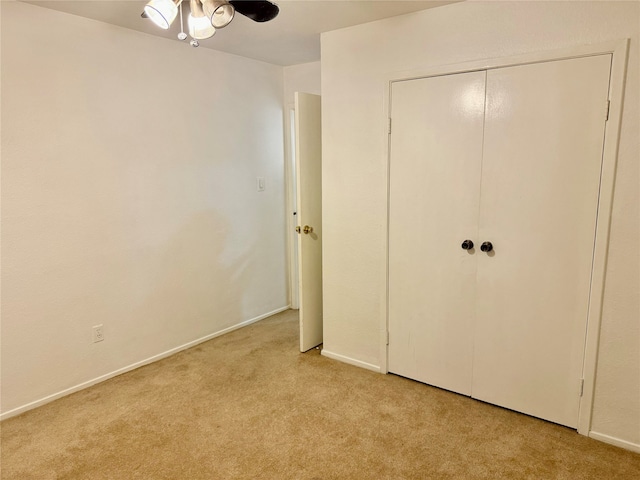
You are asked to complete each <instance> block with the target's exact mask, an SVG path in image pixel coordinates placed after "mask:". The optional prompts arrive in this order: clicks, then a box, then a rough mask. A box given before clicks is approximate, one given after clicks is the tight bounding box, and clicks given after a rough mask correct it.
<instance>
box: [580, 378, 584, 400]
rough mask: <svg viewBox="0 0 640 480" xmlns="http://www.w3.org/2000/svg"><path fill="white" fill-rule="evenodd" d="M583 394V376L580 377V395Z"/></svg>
mask: <svg viewBox="0 0 640 480" xmlns="http://www.w3.org/2000/svg"><path fill="white" fill-rule="evenodd" d="M583 394H584V378H581V379H580V396H582V395H583Z"/></svg>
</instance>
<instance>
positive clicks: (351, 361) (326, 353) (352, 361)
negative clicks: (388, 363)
mask: <svg viewBox="0 0 640 480" xmlns="http://www.w3.org/2000/svg"><path fill="white" fill-rule="evenodd" d="M321 354H322V355H323V356H325V357H327V358H331V359H333V360H338V361H340V362H343V363H348V364H349V365H355V366H356V367H360V368H366V369H367V370H371V371H374V372H377V373H381V370H380V367H379V366H378V365H373V364H372V363H367V362H363V361H361V360H356V359H355V358H351V357H346V356H344V355H340V354H339V353H333V352H330V351H329V350H326V349H324V348H323V349H322V352H321Z"/></svg>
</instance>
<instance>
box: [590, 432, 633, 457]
mask: <svg viewBox="0 0 640 480" xmlns="http://www.w3.org/2000/svg"><path fill="white" fill-rule="evenodd" d="M589 437H590V438H593V439H594V440H598V441H600V442H604V443H608V444H609V445H615V446H616V447H621V448H624V449H625V450H631V451H632V452H636V453H640V444H638V443H632V442H627V441H626V440H621V439H619V438H616V437H610V436H609V435H605V434H604V433H598V432H589Z"/></svg>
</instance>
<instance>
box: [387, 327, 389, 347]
mask: <svg viewBox="0 0 640 480" xmlns="http://www.w3.org/2000/svg"><path fill="white" fill-rule="evenodd" d="M387 345H389V330H387Z"/></svg>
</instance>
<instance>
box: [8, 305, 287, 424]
mask: <svg viewBox="0 0 640 480" xmlns="http://www.w3.org/2000/svg"><path fill="white" fill-rule="evenodd" d="M288 309H289V305H287V306H285V307H281V308H278V309H276V310H273V311H271V312H268V313H265V314H263V315H259V316H257V317H255V318H252V319H250V320H245V321H244V322H240V323H238V324H236V325H233V326H231V327H227V328H225V329H222V330H220V331H217V332H215V333H211V334H209V335H206V336H204V337H201V338H198V339H196V340H193V341H191V342H188V343H185V344H183V345H180V346H179V347H175V348H172V349H170V350H167V351H166V352H162V353H159V354H157V355H154V356H152V357H149V358H146V359H144V360H141V361H139V362H136V363H132V364H131V365H127V366H126V367H122V368H119V369H118V370H114V371H113V372H110V373H107V374H105V375H101V376H99V377H96V378H93V379H91V380H88V381H86V382H83V383H80V384H78V385H75V386H73V387H70V388H67V389H65V390H62V391H60V392H58V393H54V394H52V395H47V396H46V397H44V398H41V399H40V400H36V401H34V402H30V403H27V404H26V405H22V406H21V407H17V408H14V409H13V410H9V411H8V412H4V413H2V414H0V421H1V420H6V419H7V418H11V417H15V416H16V415H20V414H21V413H24V412H26V411H28V410H32V409H34V408H36V407H40V406H42V405H45V404H47V403H49V402H53V401H54V400H57V399H59V398H62V397H66V396H67V395H70V394H72V393H75V392H79V391H80V390H84V389H85V388H88V387H91V386H93V385H96V384H97V383H101V382H104V381H105V380H109V379H110V378H113V377H116V376H118V375H122V374H123V373H127V372H130V371H131V370H135V369H136V368H139V367H142V366H144V365H148V364H150V363H153V362H157V361H158V360H162V359H163V358H166V357H170V356H171V355H174V354H176V353H178V352H181V351H182V350H186V349H188V348H191V347H195V346H196V345H199V344H200V343H203V342H206V341H208V340H211V339H213V338H216V337H219V336H221V335H224V334H225V333H230V332H232V331H234V330H238V329H239V328H242V327H246V326H247V325H250V324H252V323H255V322H258V321H260V320H264V319H265V318H267V317H270V316H272V315H275V314H276V313H280V312H284V311H285V310H288Z"/></svg>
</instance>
